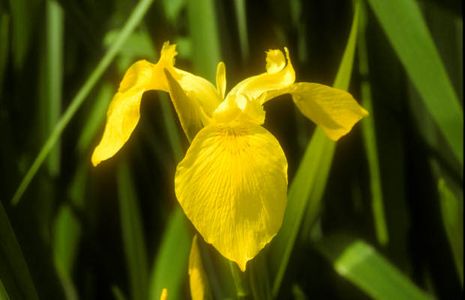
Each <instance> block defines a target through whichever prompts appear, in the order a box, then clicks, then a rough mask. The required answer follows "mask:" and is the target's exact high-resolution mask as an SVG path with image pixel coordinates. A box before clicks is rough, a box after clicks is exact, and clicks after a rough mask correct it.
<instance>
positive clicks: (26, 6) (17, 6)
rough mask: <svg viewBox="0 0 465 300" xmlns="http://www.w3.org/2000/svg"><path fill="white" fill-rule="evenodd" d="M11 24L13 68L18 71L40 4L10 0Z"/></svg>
mask: <svg viewBox="0 0 465 300" xmlns="http://www.w3.org/2000/svg"><path fill="white" fill-rule="evenodd" d="M9 2H10V5H9V6H10V10H11V22H12V26H11V28H12V50H13V51H12V54H13V55H12V56H13V57H12V59H13V66H14V68H15V69H16V70H20V69H21V68H22V67H23V65H24V60H25V58H26V54H27V52H28V49H29V47H30V45H31V42H32V37H33V33H34V30H35V27H34V22H35V19H36V14H37V13H38V11H39V10H38V9H37V8H38V7H39V5H40V2H39V1H37V0H10V1H9Z"/></svg>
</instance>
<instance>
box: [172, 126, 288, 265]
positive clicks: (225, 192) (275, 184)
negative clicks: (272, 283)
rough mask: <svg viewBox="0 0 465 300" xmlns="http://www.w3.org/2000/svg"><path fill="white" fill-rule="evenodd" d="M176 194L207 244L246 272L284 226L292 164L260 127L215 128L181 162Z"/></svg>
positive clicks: (206, 130)
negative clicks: (248, 265) (253, 260)
mask: <svg viewBox="0 0 465 300" xmlns="http://www.w3.org/2000/svg"><path fill="white" fill-rule="evenodd" d="M175 192H176V196H177V198H178V201H179V203H180V204H181V207H182V208H183V210H184V212H185V214H186V215H187V217H188V218H189V219H190V220H191V222H192V223H193V224H194V226H195V227H196V229H197V230H198V231H199V233H200V234H201V235H202V237H203V238H204V239H205V241H206V242H208V243H210V244H212V245H213V246H214V247H215V248H216V249H217V250H218V251H219V252H220V253H221V254H222V255H223V256H225V257H226V258H228V259H230V260H232V261H234V262H236V263H237V264H238V265H239V267H240V268H241V270H243V271H244V270H245V267H246V263H247V261H249V260H250V259H252V258H253V257H255V256H256V255H257V254H258V252H259V251H260V250H261V249H263V247H265V245H266V244H267V243H268V242H270V241H271V239H272V238H273V236H275V235H276V233H277V232H278V230H279V228H280V226H281V223H282V220H283V215H284V210H285V206H286V198H287V196H286V192H287V161H286V158H285V156H284V153H283V151H282V149H281V146H280V145H279V143H278V141H277V140H276V139H275V138H274V136H273V135H272V134H271V133H269V132H268V131H267V130H265V129H264V128H262V127H260V126H257V125H255V124H252V123H249V124H242V125H241V126H237V127H230V126H228V125H220V124H212V125H209V126H207V127H204V128H203V129H202V130H201V131H200V132H199V133H198V134H197V136H196V137H195V138H194V140H193V141H192V144H191V146H190V147H189V150H188V151H187V154H186V156H185V158H184V159H183V160H182V161H181V162H180V163H179V165H178V167H177V170H176V177H175Z"/></svg>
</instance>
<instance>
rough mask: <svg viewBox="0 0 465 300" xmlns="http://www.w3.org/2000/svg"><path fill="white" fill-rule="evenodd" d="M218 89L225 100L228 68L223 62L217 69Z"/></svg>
mask: <svg viewBox="0 0 465 300" xmlns="http://www.w3.org/2000/svg"><path fill="white" fill-rule="evenodd" d="M216 89H217V90H218V93H219V94H220V98H221V99H223V98H224V95H225V93H226V66H225V64H224V63H223V62H222V61H220V62H219V63H218V66H217V67H216Z"/></svg>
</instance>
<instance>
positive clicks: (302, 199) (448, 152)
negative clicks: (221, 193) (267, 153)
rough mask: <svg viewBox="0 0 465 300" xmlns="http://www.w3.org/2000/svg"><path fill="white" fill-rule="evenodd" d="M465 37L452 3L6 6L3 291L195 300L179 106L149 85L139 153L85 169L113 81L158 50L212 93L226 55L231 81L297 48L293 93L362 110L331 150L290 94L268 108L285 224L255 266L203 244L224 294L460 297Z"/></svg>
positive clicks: (0, 215)
mask: <svg viewBox="0 0 465 300" xmlns="http://www.w3.org/2000/svg"><path fill="white" fill-rule="evenodd" d="M462 35H463V19H462V2H461V1H459V0H448V1H439V0H421V1H420V0H403V1H401V0H392V1H381V0H364V1H362V0H360V1H350V0H344V1H305V0H289V1H273V0H268V1H266V0H261V1H246V0H226V1H219V0H216V1H215V0H199V1H194V0H159V1H152V0H140V1H123V0H100V1H93V0H82V1H73V0H0V138H1V147H0V179H1V180H0V299H147V298H149V299H159V296H160V293H161V290H162V288H168V299H185V298H188V297H189V295H190V293H189V286H188V279H187V267H188V255H189V249H190V244H191V241H192V237H193V234H194V228H193V227H192V226H191V224H190V223H189V222H188V220H187V219H186V218H185V217H184V215H183V213H182V211H181V210H180V208H179V205H178V204H177V202H176V199H175V196H174V182H173V178H174V172H175V168H176V164H177V162H178V161H179V160H180V159H181V158H182V157H183V153H184V152H185V150H186V149H187V146H188V141H187V139H186V138H185V137H184V135H183V134H182V131H181V130H180V125H179V123H178V121H177V120H176V118H175V116H174V113H173V108H172V106H171V104H170V102H169V97H168V96H167V95H165V94H162V93H155V92H146V93H145V94H144V96H143V101H142V107H141V121H140V123H139V125H138V127H137V128H136V130H135V132H134V134H133V135H134V136H133V137H132V138H131V141H130V143H128V144H127V145H125V147H124V148H123V149H122V151H120V153H118V154H117V155H116V156H115V157H114V158H112V159H111V160H109V161H107V162H105V163H103V164H102V165H101V166H99V167H98V168H93V167H92V166H91V164H90V154H91V152H92V150H93V147H94V146H95V144H96V142H97V141H98V140H99V138H100V135H101V133H102V130H103V127H102V126H103V122H104V120H105V111H106V108H107V106H108V103H109V101H110V99H111V97H112V94H113V93H114V92H115V91H116V89H117V87H118V84H119V81H120V80H121V78H122V74H123V73H124V71H125V70H126V68H127V67H128V66H129V65H130V64H132V63H133V62H135V61H136V60H137V59H147V60H149V61H152V62H155V61H156V60H157V58H158V51H159V49H160V46H161V45H162V43H163V42H164V41H166V40H170V41H171V42H174V43H176V44H177V45H178V52H179V55H178V58H177V65H178V66H180V67H181V68H183V69H186V70H189V71H192V72H193V73H195V74H199V75H202V76H204V77H206V78H208V79H209V80H211V81H214V74H215V68H216V63H217V62H218V61H219V60H223V61H224V62H225V63H226V66H227V78H228V87H229V88H230V87H232V86H233V85H234V84H235V83H237V82H238V81H239V80H241V79H242V78H244V77H246V76H250V75H252V74H257V73H260V72H262V71H263V70H264V58H265V55H264V51H265V50H267V49H270V48H282V47H284V46H286V47H288V48H289V49H290V52H291V56H292V59H293V64H294V67H295V69H296V73H297V80H298V81H311V82H319V83H324V84H328V85H331V84H332V83H334V84H335V85H336V86H338V87H340V88H348V90H349V91H350V92H351V93H352V94H353V95H354V96H355V98H356V99H358V100H360V102H361V103H362V105H364V106H365V107H366V108H368V110H369V111H370V117H369V118H367V119H365V120H363V121H362V122H361V124H359V125H356V126H355V128H354V130H353V131H352V132H351V133H350V134H349V135H348V136H346V137H344V138H343V139H342V140H341V141H339V142H338V143H337V144H333V143H331V144H330V142H329V141H328V140H327V139H326V138H325V137H324V136H323V135H322V134H321V131H320V130H319V129H315V127H314V125H312V124H311V123H310V122H308V121H307V120H306V119H305V118H304V117H303V116H301V115H300V114H299V113H298V112H297V110H296V109H295V107H294V106H293V104H292V101H290V99H289V97H288V96H282V97H280V100H282V101H272V102H271V103H269V104H267V106H266V108H265V109H266V111H267V120H266V123H265V127H266V128H267V129H269V130H270V131H271V132H272V133H273V135H275V136H276V137H277V139H278V140H279V141H280V143H281V145H282V147H283V149H284V151H285V153H286V156H287V159H288V162H289V183H290V185H289V186H290V188H289V204H288V211H287V213H286V219H285V221H284V224H283V228H282V231H281V232H280V233H279V234H278V236H277V237H276V238H275V240H273V241H272V242H271V244H270V245H269V246H268V247H267V248H266V249H265V250H264V251H262V253H260V254H259V255H258V256H257V257H256V258H255V259H254V260H253V261H252V262H251V263H250V264H249V265H248V269H247V272H246V273H240V272H239V271H238V270H235V269H234V267H235V266H230V264H229V263H228V262H227V261H225V259H224V258H222V257H221V256H220V255H219V254H218V253H217V252H216V251H215V250H214V249H213V248H211V247H210V246H209V245H207V244H205V243H204V242H203V240H201V239H200V238H199V249H200V254H201V257H202V260H203V265H204V267H205V273H206V275H207V278H208V281H209V282H208V285H209V287H210V289H211V294H212V295H213V297H214V298H215V299H222V298H241V297H245V298H255V299H268V298H279V299H289V298H296V299H309V298H313V299H364V298H369V297H373V298H386V299H393V298H396V299H414V298H421V299H424V298H430V297H431V298H439V299H458V298H459V297H460V295H461V294H462V292H463V183H462V181H463V136H462V135H463V85H462V82H463V38H462ZM349 83H350V84H349ZM31 166H32V167H31ZM21 183H22V184H21ZM14 195H15V196H14ZM13 197H15V198H14V201H12V199H13Z"/></svg>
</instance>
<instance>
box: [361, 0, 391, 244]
mask: <svg viewBox="0 0 465 300" xmlns="http://www.w3.org/2000/svg"><path fill="white" fill-rule="evenodd" d="M362 3H363V2H362ZM365 34H366V7H365V5H362V9H361V15H360V33H359V40H358V57H359V61H358V62H359V72H360V75H361V77H362V78H369V75H370V71H369V66H368V54H367V47H366V38H365ZM360 90H361V91H360V92H361V100H362V105H363V107H364V108H365V109H366V110H367V111H369V112H370V114H371V116H370V117H368V118H366V119H365V120H363V122H362V124H361V125H362V134H363V145H364V146H365V151H366V156H367V160H368V171H369V174H370V192H371V207H372V210H373V217H374V223H375V229H376V230H375V232H376V238H377V240H378V242H379V243H380V244H381V245H386V244H387V243H388V242H389V235H388V230H387V227H386V218H385V214H384V203H383V192H382V181H381V170H380V166H379V159H378V149H377V144H376V140H377V137H376V131H375V118H374V111H373V103H372V98H371V97H372V94H371V86H370V83H369V81H368V80H366V79H362V82H361V87H360Z"/></svg>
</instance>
